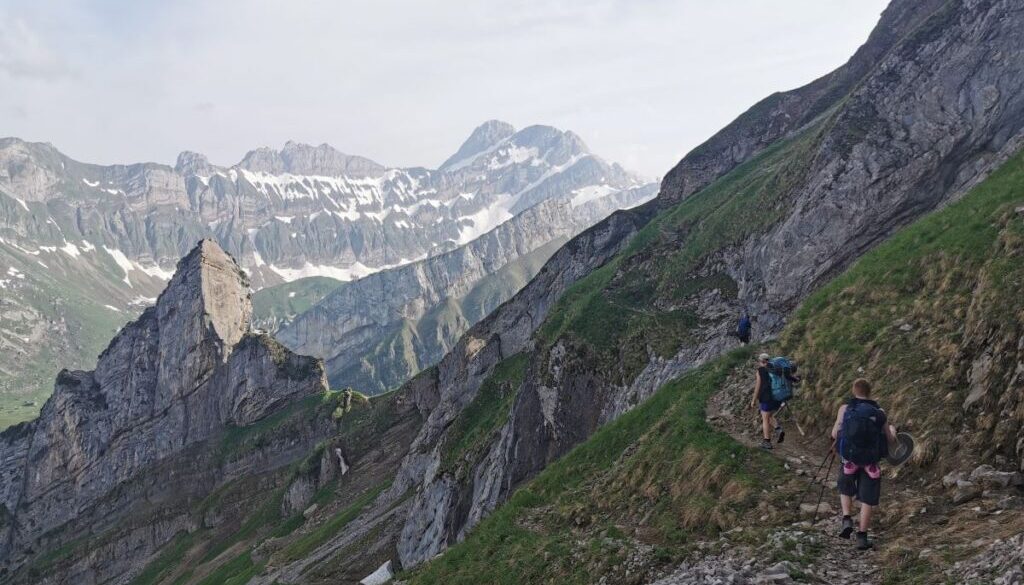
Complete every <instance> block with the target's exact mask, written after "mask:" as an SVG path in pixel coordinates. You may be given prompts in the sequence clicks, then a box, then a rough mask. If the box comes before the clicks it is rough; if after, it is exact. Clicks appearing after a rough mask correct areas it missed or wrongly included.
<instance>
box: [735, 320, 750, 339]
mask: <svg viewBox="0 0 1024 585" xmlns="http://www.w3.org/2000/svg"><path fill="white" fill-rule="evenodd" d="M736 335H737V336H738V337H739V338H740V339H743V338H745V337H750V317H748V316H746V315H743V317H741V318H740V322H739V325H737V326H736Z"/></svg>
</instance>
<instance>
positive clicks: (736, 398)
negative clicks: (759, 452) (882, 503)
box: [707, 376, 889, 584]
mask: <svg viewBox="0 0 1024 585" xmlns="http://www.w3.org/2000/svg"><path fill="white" fill-rule="evenodd" d="M752 384H753V382H752V380H751V379H746V378H743V377H740V376H735V377H733V378H731V379H730V380H729V381H728V383H726V384H725V385H724V386H723V387H722V389H721V390H719V391H718V392H717V393H716V394H715V395H714V396H712V398H711V399H710V400H709V402H708V408H707V411H708V412H707V416H708V420H709V421H710V422H711V424H712V426H714V427H716V428H719V429H721V430H723V431H725V432H727V433H729V435H731V436H732V437H733V438H734V439H736V440H737V441H739V442H740V443H742V444H744V445H747V446H749V447H751V448H754V449H756V448H760V445H761V439H762V434H761V418H760V414H759V413H758V411H757V409H756V408H751V407H750V394H751V386H752ZM779 420H780V422H781V423H782V426H783V430H784V431H785V440H784V441H783V442H782V443H778V442H775V443H774V444H773V449H772V451H771V454H772V455H773V456H774V457H776V458H778V459H780V460H781V461H782V462H783V465H784V466H785V468H786V469H787V470H789V471H790V472H791V473H792V474H794V475H796V476H798V477H799V478H800V481H801V483H802V484H804V493H803V505H802V506H801V507H802V511H801V518H806V519H804V520H802V521H800V522H798V523H796V524H794V525H792V526H791V527H788V528H780V529H779V530H777V531H776V534H777V535H778V539H779V540H782V541H783V542H785V541H786V540H789V541H795V542H796V543H798V544H803V545H804V549H806V553H805V554H803V555H797V556H799V557H800V558H799V561H791V565H792V566H790V567H788V568H789V569H790V570H789V571H788V572H789V573H792V574H793V575H801V576H802V577H803V578H804V580H807V581H810V582H822V583H846V584H849V583H878V582H879V581H880V577H881V575H880V573H881V567H880V566H879V564H878V563H877V561H876V558H877V555H878V553H877V552H876V551H868V552H863V551H858V550H857V549H856V546H855V542H854V541H853V540H852V539H851V540H844V539H841V538H838V537H837V536H836V531H837V529H838V519H839V501H838V496H837V494H836V490H835V477H836V474H837V473H838V469H837V466H838V465H839V463H838V461H837V460H834V459H833V460H832V465H831V467H829V464H828V463H824V467H822V465H823V462H825V461H826V458H827V457H828V456H829V450H830V445H831V441H830V439H829V438H828V437H827V436H811V435H805V434H804V432H803V429H800V428H799V427H798V426H797V424H796V422H795V418H794V417H793V416H792V413H791V412H786V409H783V411H781V412H780V414H779ZM812 478H814V480H813V481H812ZM886 487H889V486H886ZM886 495H887V494H885V493H884V492H883V498H884V497H886ZM819 496H820V497H821V500H820V501H821V504H820V507H819V508H818V520H817V522H815V523H813V524H812V523H811V519H812V517H813V512H814V509H815V505H816V503H817V502H818V501H819ZM787 504H789V505H791V506H792V507H793V509H794V512H795V511H796V510H797V506H798V504H800V502H799V501H792V502H787ZM855 514H856V510H855ZM871 536H872V538H873V539H874V540H876V543H877V544H881V543H883V542H884V541H885V539H886V532H885V529H884V527H882V529H880V530H873V531H872V534H871ZM770 540H771V539H769V541H770ZM768 546H771V543H769V545H768ZM785 546H790V547H792V546H793V545H792V544H790V545H785ZM762 548H764V547H762ZM758 552H760V553H762V554H763V553H764V552H766V551H764V550H760V551H758ZM776 556H777V555H776ZM781 572H782V571H777V572H776V573H781ZM755 582H756V579H755ZM762 582H780V583H781V582H786V580H785V579H783V578H781V576H780V578H778V579H777V580H771V579H768V580H763V581H762Z"/></svg>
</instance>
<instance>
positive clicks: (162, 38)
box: [0, 0, 886, 177]
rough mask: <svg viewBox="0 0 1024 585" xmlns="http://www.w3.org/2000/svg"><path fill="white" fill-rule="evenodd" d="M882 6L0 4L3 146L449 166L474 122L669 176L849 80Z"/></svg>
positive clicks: (95, 154) (87, 153) (228, 159)
mask: <svg viewBox="0 0 1024 585" xmlns="http://www.w3.org/2000/svg"><path fill="white" fill-rule="evenodd" d="M885 4H886V2H885V1H884V0H719V1H716V2H711V1H708V0H587V1H584V0H579V1H558V0H501V1H491V0H483V1H482V0H473V1H468V0H467V1H464V2H454V1H447V2H440V1H429V0H407V1H403V2H398V1H393V0H362V1H351V0H349V1H338V0H334V1H329V0H324V1H317V2H314V1H305V0H291V1H284V0H278V1H271V0H264V1H246V2H242V1H214V0H205V1H204V0H174V1H160V2H157V1H152V2H151V1H142V0H122V1H120V2H115V1H103V0H77V1H75V0H67V1H60V0H0V136H7V135H12V136H18V137H21V138H24V139H27V140H36V141H45V142H51V143H53V144H54V145H55V146H57V147H58V148H59V149H61V150H62V151H64V152H65V153H66V154H68V155H70V156H72V157H74V158H77V159H79V160H83V161H87V162H97V163H112V162H137V161H156V162H164V163H173V161H174V159H175V157H176V156H177V153H178V152H179V151H181V150H195V151H199V152H202V153H205V154H207V155H208V156H209V157H210V160H211V161H212V162H213V163H215V164H222V165H229V164H233V163H235V162H237V161H238V160H239V159H241V157H242V156H243V155H244V154H245V152H246V151H248V150H250V149H252V148H255V147H257V146H263V145H268V146H274V147H280V146H281V145H282V144H283V143H284V142H285V141H286V140H289V139H292V140H297V141H301V142H309V143H312V144H320V143H322V142H328V143H330V144H332V145H333V146H335V147H336V148H338V149H339V150H342V151H344V152H348V153H351V154H360V155H363V156H368V157H370V158H373V159H375V160H377V161H379V162H381V163H384V164H387V165H400V166H427V167H436V166H437V165H439V164H440V163H441V162H442V161H443V160H444V159H445V158H447V157H448V156H449V155H450V154H451V153H453V152H454V151H455V150H456V149H457V148H458V147H459V144H460V143H461V142H462V141H463V140H464V139H465V138H466V136H468V134H469V133H470V132H471V131H472V129H473V128H474V127H475V126H477V125H478V124H479V123H480V122H482V121H484V120H487V119H491V118H498V119H502V120H506V121H508V122H511V123H512V124H514V125H515V126H517V127H520V128H521V127H524V126H527V125H530V124H550V125H553V126H557V127H559V128H563V129H570V130H573V131H575V132H576V133H577V134H579V135H580V136H582V137H583V139H584V140H585V141H586V142H587V143H588V144H589V145H590V147H591V149H592V150H593V151H594V152H596V153H597V154H600V155H602V156H604V157H605V158H608V159H610V160H614V161H618V162H620V163H622V164H623V165H625V166H626V167H628V168H631V169H634V170H637V171H640V172H642V173H644V174H646V175H647V176H649V177H655V176H661V175H664V174H665V172H667V171H668V169H669V168H671V167H672V165H673V164H675V162H676V161H677V160H678V159H679V158H680V157H682V156H683V155H684V154H685V153H686V152H687V151H688V150H690V149H691V148H693V147H694V146H696V145H698V144H700V143H701V142H702V141H703V140H705V139H706V138H707V137H708V136H710V135H711V134H713V133H714V132H715V131H716V130H718V129H719V128H721V127H722V126H723V125H725V124H727V123H728V122H729V121H730V120H732V119H733V118H735V117H736V116H737V115H739V114H740V113H741V112H743V111H744V110H745V109H746V108H748V107H749V106H750V105H752V104H753V103H754V102H756V101H757V100H758V99H760V98H762V97H764V96H766V95H768V94H770V93H771V92H774V91H780V90H786V89H791V88H793V87H796V86H799V85H802V84H804V83H807V82H809V81H811V80H813V79H815V78H817V77H819V76H821V75H823V74H825V73H827V72H828V71H830V70H832V69H833V68H835V67H836V66H838V65H840V64H842V63H843V62H845V61H846V59H847V58H848V57H849V56H850V55H851V54H852V53H853V51H854V50H856V48H857V47H858V46H860V44H862V43H863V42H864V40H865V39H866V38H867V35H868V33H869V32H870V30H871V28H872V27H873V26H874V24H875V23H876V22H877V21H878V16H879V14H880V13H881V11H882V9H883V8H884V6H885Z"/></svg>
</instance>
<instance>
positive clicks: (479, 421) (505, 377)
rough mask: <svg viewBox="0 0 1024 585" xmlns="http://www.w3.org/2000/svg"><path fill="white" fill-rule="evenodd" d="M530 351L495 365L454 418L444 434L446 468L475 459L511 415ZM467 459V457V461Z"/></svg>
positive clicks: (461, 464)
mask: <svg viewBox="0 0 1024 585" xmlns="http://www.w3.org/2000/svg"><path fill="white" fill-rule="evenodd" d="M528 360H529V354H526V353H520V354H516V355H514V356H512V357H509V358H506V359H504V360H502V361H501V362H500V363H499V364H498V365H496V366H494V370H493V371H492V372H491V375H490V376H488V378H487V380H485V381H484V383H483V384H481V386H480V390H479V392H477V395H476V397H475V398H473V401H472V402H470V403H469V404H468V405H466V408H464V409H463V410H462V412H460V413H459V415H458V417H456V419H455V420H454V421H452V424H451V426H450V427H449V430H448V433H446V435H445V445H444V448H443V451H442V458H441V465H442V467H444V468H446V469H450V468H453V467H462V466H463V464H464V463H468V464H471V463H475V462H476V459H477V458H478V457H479V455H480V454H481V452H482V451H483V450H485V449H487V448H488V447H489V446H490V443H491V440H492V439H493V437H494V435H495V434H496V433H497V432H498V430H499V429H500V428H501V425H502V424H504V422H505V421H506V420H507V419H508V413H509V410H511V408H512V401H513V400H514V399H515V396H516V392H517V391H518V390H519V387H520V386H521V385H522V384H523V379H524V378H525V376H526V367H527V362H528ZM467 460H468V461H467Z"/></svg>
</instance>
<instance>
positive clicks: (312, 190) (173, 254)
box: [0, 121, 655, 423]
mask: <svg viewBox="0 0 1024 585" xmlns="http://www.w3.org/2000/svg"><path fill="white" fill-rule="evenodd" d="M654 190H655V186H654V185H653V184H650V183H645V182H644V181H643V180H641V179H640V178H639V177H637V176H636V175H633V174H631V173H628V172H626V171H625V170H623V169H622V168H621V167H619V166H618V165H615V164H609V163H606V162H605V161H603V160H602V159H601V158H599V157H597V156H596V155H594V154H591V153H590V151H589V150H588V149H587V147H586V145H585V144H584V143H583V141H582V140H580V138H579V137H578V136H576V135H575V134H573V133H571V132H563V131H559V130H556V129H554V128H551V127H547V126H531V127H529V128H525V129H523V130H519V131H516V130H515V129H514V128H513V127H512V126H511V125H509V124H506V123H503V122H498V121H490V122H487V123H485V124H483V125H481V126H480V127H479V128H477V129H476V130H475V131H474V132H473V133H472V135H471V136H470V137H469V138H468V139H467V141H466V143H465V144H464V145H463V146H462V147H461V148H460V149H459V151H458V154H457V155H456V157H453V159H452V160H449V161H447V162H446V163H445V164H444V165H443V166H442V167H441V168H440V169H438V170H428V169H423V168H410V169H395V168H390V169H389V168H385V167H384V166H382V165H380V164H377V163H375V162H373V161H371V160H369V159H366V158H362V157H357V156H351V155H346V154H343V153H341V152H338V151H337V150H335V149H333V148H331V147H330V146H328V145H320V146H317V147H313V146H309V145H304V144H296V143H293V142H289V143H287V144H285V146H284V148H283V149H281V150H280V151H276V150H271V149H267V148H260V149H257V150H254V151H251V152H249V153H248V154H247V155H246V156H245V157H244V158H243V159H242V161H241V162H239V163H238V164H237V165H234V166H232V167H230V168H223V167H217V166H214V165H211V164H210V163H209V162H208V161H207V160H206V158H205V157H203V156H202V155H199V154H196V153H191V152H184V153H182V154H181V155H179V157H178V161H177V164H176V165H175V166H174V167H173V168H172V167H168V166H164V165H158V164H153V163H144V164H134V165H114V166H97V165H90V164H84V163H80V162H77V161H74V160H72V159H70V158H68V157H66V156H64V155H62V154H61V153H60V152H58V151H57V150H56V149H55V148H53V147H52V146H50V145H47V144H38V143H26V142H23V141H20V140H17V139H2V140H0V215H2V223H0V255H2V256H3V262H4V264H5V265H6V266H5V268H4V275H3V280H2V281H0V286H2V287H3V290H4V295H3V299H2V301H0V302H2V303H3V310H2V313H0V314H2V316H3V318H2V321H0V344H2V346H3V347H4V348H6V349H7V350H8V351H6V352H4V356H5V357H4V358H2V359H0V372H2V373H3V379H2V380H0V384H2V386H0V396H2V397H3V398H4V401H3V404H2V405H0V423H5V422H6V423H9V422H15V421H17V420H22V419H24V418H27V417H29V416H32V415H33V414H34V413H35V412H36V411H37V410H38V408H39V404H41V402H42V400H43V399H44V398H45V397H46V396H47V395H48V394H49V390H50V380H52V377H53V375H54V374H55V373H56V371H57V369H59V367H58V364H60V365H64V366H68V367H84V366H86V365H87V364H89V363H90V362H91V361H92V360H93V358H94V357H95V356H96V355H97V354H98V353H99V351H100V350H101V349H102V348H103V346H104V344H105V343H106V340H107V339H108V338H109V337H110V335H111V334H112V333H113V332H114V331H116V329H117V328H118V327H119V326H120V325H122V324H123V323H125V322H126V321H127V320H128V319H130V318H132V317H134V316H136V315H138V314H139V313H140V312H141V310H142V308H143V307H145V306H146V305H147V304H150V303H152V302H153V300H154V299H155V297H156V294H157V293H158V292H159V291H160V290H161V289H162V287H163V286H165V284H166V282H167V280H168V279H169V278H170V276H171V275H172V274H173V271H174V264H175V263H176V262H177V260H178V259H179V258H180V257H181V256H183V255H185V254H186V253H187V252H188V251H189V249H190V248H191V247H192V246H193V245H194V244H195V242H196V241H197V240H198V239H200V238H212V239H214V240H216V241H217V242H218V243H219V244H220V245H222V246H223V247H224V249H225V250H227V251H229V253H231V254H232V255H233V256H234V257H235V258H238V261H239V264H240V265H241V266H242V267H243V268H244V269H245V270H246V272H247V273H248V274H249V277H250V282H251V283H252V286H253V287H254V288H255V289H257V290H267V291H268V292H267V294H266V295H265V298H274V297H275V293H273V292H270V290H272V289H274V288H276V287H277V286H278V285H282V284H288V285H289V286H288V287H287V288H288V290H287V293H286V294H287V296H285V297H284V299H283V300H282V302H277V303H257V306H259V307H261V308H265V310H266V311H267V313H266V314H263V313H261V314H260V315H258V316H257V323H258V324H259V326H261V327H264V328H267V329H270V330H273V329H276V328H277V327H278V326H279V325H280V324H281V322H282V321H288V320H290V319H292V318H294V317H295V315H296V314H297V313H296V312H295V311H293V310H292V309H293V308H294V307H296V306H300V305H301V303H306V306H307V307H308V305H312V304H313V301H314V300H319V296H316V295H317V293H318V291H324V290H326V289H328V288H330V287H331V286H333V285H335V284H338V283H340V282H343V281H350V280H357V279H360V278H363V277H365V276H367V275H370V274H373V273H376V272H379V271H384V270H388V269H390V268H395V267H399V266H407V265H414V264H416V263H417V262H419V261H423V260H425V259H428V258H435V257H439V256H445V255H448V256H446V257H448V258H452V257H453V256H452V255H451V254H452V253H453V252H454V253H455V255H459V254H463V252H459V251H460V250H463V248H464V247H465V246H466V245H467V244H469V243H471V242H474V241H475V240H477V239H478V238H480V237H481V236H483V235H485V234H489V233H490V232H491V231H492V230H494V229H495V228H497V227H499V226H502V225H503V224H504V223H505V222H508V221H509V220H513V219H515V218H516V217H517V216H519V215H520V214H521V213H523V212H525V211H530V213H531V214H532V215H531V216H530V218H529V221H525V218H519V219H518V220H516V221H517V222H518V224H517V225H518V226H519V227H518V228H517V229H515V230H513V229H512V228H511V226H508V227H505V230H506V231H507V232H508V233H506V234H505V235H504V236H503V237H502V242H503V244H502V245H503V247H502V248H501V249H493V248H494V246H493V245H490V246H485V245H482V244H476V245H475V248H474V251H473V252H471V253H470V255H473V256H475V257H476V262H475V265H474V266H473V267H472V271H471V272H472V276H467V274H468V273H466V272H465V271H464V270H463V268H462V267H459V266H449V267H448V268H447V270H448V272H449V273H450V274H449V278H452V279H455V278H461V279H462V281H461V283H459V284H457V285H456V286H455V288H454V289H451V290H450V291H445V292H444V293H443V295H442V296H441V297H440V298H435V299H433V300H430V301H424V303H423V308H425V310H429V309H430V308H431V306H432V305H433V304H436V303H437V302H439V301H440V300H444V299H446V298H448V296H447V295H448V294H449V293H452V294H454V293H456V292H460V291H462V289H464V288H466V287H468V286H470V285H471V284H473V283H475V282H476V281H478V280H479V279H480V278H482V277H483V276H486V275H489V274H491V273H492V272H494V271H497V270H498V269H500V268H502V267H504V266H506V265H507V264H509V263H512V262H516V261H520V257H521V256H526V255H528V254H531V253H534V252H535V251H537V250H538V249H541V248H543V247H544V246H545V245H547V244H549V243H551V242H552V240H554V239H556V238H559V239H561V240H564V239H565V238H568V237H570V236H572V235H575V234H576V233H578V232H579V231H580V230H582V229H583V228H585V227H587V226H589V225H591V224H593V223H594V222H596V221H597V220H599V219H601V218H603V217H604V216H605V215H607V214H608V213H610V212H611V211H614V210H615V209H617V208H620V207H625V206H630V205H636V204H638V203H640V202H642V201H645V200H646V199H648V198H650V197H651V196H653V194H654ZM489 237H490V238H491V239H492V240H494V238H495V236H494V235H491V236H489ZM510 238H511V239H510ZM495 241H496V240H495ZM536 255H537V254H535V256H536ZM463 260H464V261H465V258H464V259H463ZM540 260H541V261H542V260H543V258H540ZM437 263H438V261H435V262H434V265H436V264H437ZM521 263H525V267H526V268H530V267H531V266H533V267H535V266H536V265H537V264H538V260H537V259H534V260H533V261H532V262H530V261H527V260H523V261H522V262H521ZM508 271H513V272H515V270H513V269H512V268H511V267H510V268H509V270H508ZM508 271H507V272H508ZM530 276H532V273H530V271H529V270H527V271H526V272H525V273H522V276H520V277H519V278H518V279H517V280H516V281H515V282H511V283H507V288H506V289H502V292H499V293H496V294H493V295H490V296H487V298H485V299H482V305H481V307H482V308H479V309H477V311H476V314H477V315H478V316H476V317H472V316H471V317H470V318H468V319H469V320H468V321H467V322H468V323H470V324H471V323H472V322H475V319H479V317H480V316H482V314H481V313H485V312H486V311H487V310H489V309H490V308H493V306H495V304H496V303H498V302H501V301H503V300H505V299H506V298H507V297H508V296H509V295H510V294H511V293H512V292H514V291H515V290H517V285H518V286H521V285H522V284H523V283H525V279H528V278H529V277H530ZM327 279H330V280H327ZM460 287H461V288H460ZM508 287H510V288H508ZM442 288H443V287H442ZM462 292H464V291H462ZM277 296H282V295H281V294H280V293H278V294H277ZM304 308H305V307H304ZM406 313H409V312H408V311H407V312H406ZM378 314H380V313H378ZM405 316H406V317H411V316H412V315H410V314H406V315H405ZM394 318H395V317H394V316H391V317H389V319H394ZM459 318H460V319H461V320H463V321H466V319H467V317H465V316H460V317H459ZM460 328H461V329H460ZM421 329H422V327H421ZM464 329H465V324H458V325H456V326H455V328H454V329H452V332H451V333H442V334H439V335H437V336H435V337H439V343H441V345H444V344H450V343H451V338H452V336H457V335H458V333H461V330H464ZM423 334H424V335H427V332H425V331H424V332H423ZM419 355H421V358H420V359H419V360H417V363H425V364H426V365H430V364H432V363H433V361H436V359H438V358H439V357H440V356H439V355H437V351H434V352H433V353H430V354H429V355H427V353H424V352H420V354H419ZM431 360H433V361H431ZM415 366H416V364H413V365H411V366H409V367H412V368H413V373H414V372H415V371H418V370H417V369H416V367H415ZM403 380H404V378H403ZM364 381H366V377H365V376H364V377H362V378H357V379H354V380H352V382H351V383H353V384H355V383H362V382H364ZM369 382H370V383H372V384H373V387H374V388H378V387H380V388H384V387H390V385H392V384H393V383H394V382H395V380H394V379H393V378H388V377H386V376H385V377H384V378H383V379H380V380H378V379H377V377H376V376H373V375H370V376H369Z"/></svg>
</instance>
